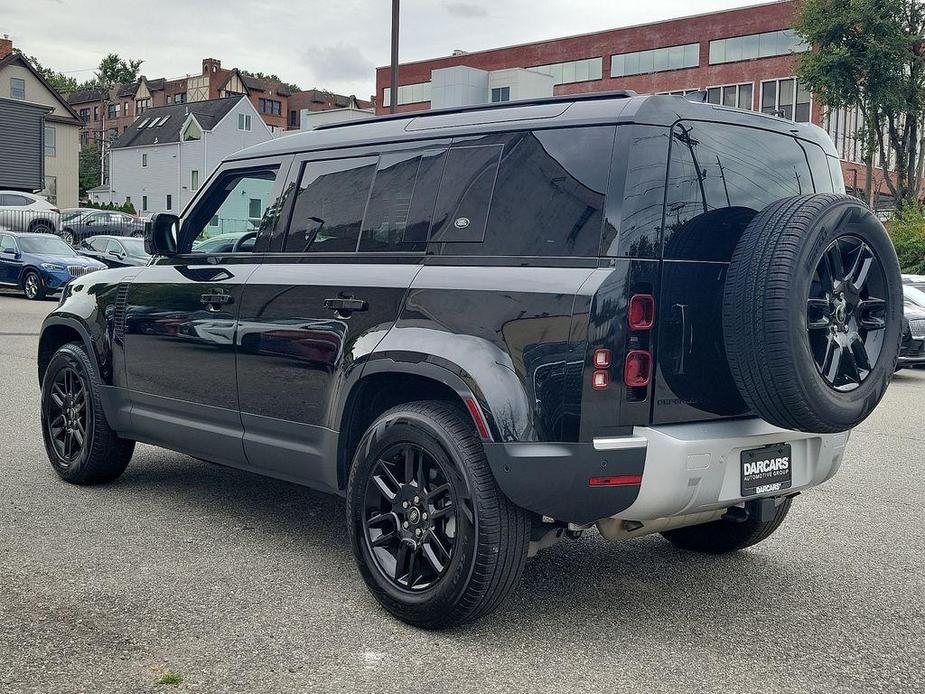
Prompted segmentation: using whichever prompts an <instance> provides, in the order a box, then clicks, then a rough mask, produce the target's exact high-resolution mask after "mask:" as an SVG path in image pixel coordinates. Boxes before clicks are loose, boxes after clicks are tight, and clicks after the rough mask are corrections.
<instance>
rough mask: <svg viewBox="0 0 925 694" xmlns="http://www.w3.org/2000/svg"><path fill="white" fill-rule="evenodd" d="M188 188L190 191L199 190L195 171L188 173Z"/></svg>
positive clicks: (197, 176) (197, 174)
mask: <svg viewBox="0 0 925 694" xmlns="http://www.w3.org/2000/svg"><path fill="white" fill-rule="evenodd" d="M189 187H190V190H199V172H198V171H197V170H196V169H193V170H192V171H190V174H189Z"/></svg>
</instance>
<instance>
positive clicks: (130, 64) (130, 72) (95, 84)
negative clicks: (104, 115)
mask: <svg viewBox="0 0 925 694" xmlns="http://www.w3.org/2000/svg"><path fill="white" fill-rule="evenodd" d="M143 62H144V61H143V60H135V59H132V58H129V59H128V60H125V59H123V58H121V57H119V55H118V54H117V53H110V54H108V55H107V56H106V57H105V58H103V59H102V60H101V61H100V65H99V67H98V68H97V70H96V72H95V73H93V79H92V80H91V81H90V82H87V83H86V84H87V86H85V87H84V89H94V88H95V89H100V90H103V91H105V90H108V89H110V88H112V87H113V86H115V85H117V84H125V83H127V82H134V81H136V80H137V79H138V74H139V72H140V70H141V64H142V63H143Z"/></svg>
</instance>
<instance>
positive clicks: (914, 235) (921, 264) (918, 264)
mask: <svg viewBox="0 0 925 694" xmlns="http://www.w3.org/2000/svg"><path fill="white" fill-rule="evenodd" d="M887 230H888V231H889V232H890V238H892V239H893V246H894V247H895V248H896V256H897V257H898V258H899V267H900V269H901V270H902V271H903V272H908V273H910V274H913V275H925V217H923V216H922V215H921V214H920V213H918V212H906V213H905V214H904V215H903V216H902V217H899V218H897V219H893V220H890V221H889V222H887Z"/></svg>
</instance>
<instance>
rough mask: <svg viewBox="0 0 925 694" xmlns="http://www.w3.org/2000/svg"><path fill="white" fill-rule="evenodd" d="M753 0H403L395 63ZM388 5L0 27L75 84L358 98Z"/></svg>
mask: <svg viewBox="0 0 925 694" xmlns="http://www.w3.org/2000/svg"><path fill="white" fill-rule="evenodd" d="M762 1H764V0H687V1H686V2H679V1H678V0H643V1H641V2H637V1H635V0H561V1H556V2H551V1H547V0H493V1H489V0H403V1H402V15H401V60H402V61H409V60H420V59H423V58H431V57H437V56H442V55H449V54H450V53H451V52H452V51H453V49H455V48H460V49H463V50H468V51H474V50H480V49H485V48H493V47H497V46H506V45H510V44H515V43H525V42H528V41H537V40H542V39H550V38H556V37H559V36H568V35H571V34H580V33H585V32H589V31H597V30H601V29H611V28H614V27H620V26H626V25H630V24H638V23H641V22H650V21H658V20H661V19H668V18H671V17H678V16H684V15H690V14H697V13H700V12H709V11H713V10H720V9H727V8H730V7H739V6H742V5H754V4H759V3H760V2H762ZM390 18H391V0H143V1H142V0H115V1H113V0H105V1H104V0H0V34H9V35H10V37H11V38H12V39H13V42H14V45H16V46H17V47H18V48H20V49H21V50H22V51H23V52H24V53H26V54H28V55H34V56H35V57H36V58H37V59H38V60H39V61H41V62H42V63H43V64H44V65H47V66H49V67H53V68H55V69H57V70H61V71H67V72H68V73H69V74H73V75H74V76H75V77H77V78H78V80H84V79H87V78H89V77H91V76H92V73H93V70H92V68H93V67H95V66H96V65H98V64H99V61H100V58H101V57H102V56H103V55H105V54H106V53H108V52H116V53H119V54H120V55H121V56H122V57H124V58H125V57H131V58H142V59H143V60H144V61H145V62H144V65H143V66H142V72H143V74H145V75H147V76H148V77H152V78H153V77H180V76H183V75H185V74H188V73H198V72H199V71H200V69H201V59H202V58H204V57H215V58H219V59H220V60H221V61H222V66H223V67H241V68H246V69H248V70H251V71H254V72H257V71H260V72H267V73H276V74H278V75H279V76H280V77H281V78H282V79H284V80H286V81H289V82H294V83H296V84H298V85H299V86H301V87H302V88H303V89H308V88H310V87H323V88H326V89H330V90H332V91H336V92H339V93H343V94H356V95H357V96H360V97H362V98H368V97H369V95H370V94H372V93H373V91H374V84H375V72H374V69H375V67H376V66H378V65H386V64H388V62H389V23H390Z"/></svg>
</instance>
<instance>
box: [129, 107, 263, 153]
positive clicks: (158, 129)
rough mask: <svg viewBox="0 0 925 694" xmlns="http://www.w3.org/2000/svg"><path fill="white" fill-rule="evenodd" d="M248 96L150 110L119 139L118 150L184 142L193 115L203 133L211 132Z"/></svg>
mask: <svg viewBox="0 0 925 694" xmlns="http://www.w3.org/2000/svg"><path fill="white" fill-rule="evenodd" d="M246 98H247V97H245V96H229V97H226V98H224V99H212V100H210V101H192V102H189V103H185V104H171V105H170V106H158V107H156V108H149V109H148V110H146V111H145V112H144V113H143V114H142V115H140V116H139V117H138V118H136V119H135V122H134V123H132V124H131V125H130V126H129V127H128V128H126V130H125V132H124V133H122V134H121V135H120V136H119V139H117V140H116V141H115V143H113V145H112V146H113V148H114V149H119V148H121V147H140V146H142V145H162V144H164V143H169V142H179V141H180V131H181V130H182V129H183V124H184V123H185V122H186V117H187V116H188V115H189V114H193V115H194V116H195V117H196V120H197V121H198V122H199V125H201V126H202V129H203V130H211V129H212V128H213V127H214V126H215V124H216V123H218V122H219V121H220V120H221V119H222V118H224V117H225V116H227V115H228V112H229V111H231V109H233V108H234V107H235V106H236V105H237V104H238V102H239V101H241V99H246ZM164 118H166V119H167V120H165V121H164V122H163V124H161V125H155V126H154V127H148V126H150V125H151V123H152V122H154V121H159V120H162V119H164Z"/></svg>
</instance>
